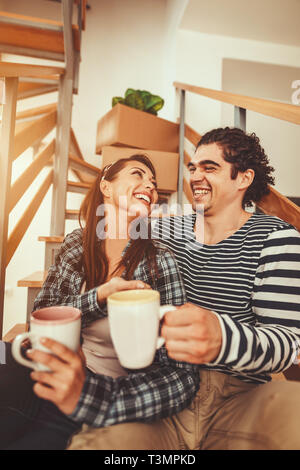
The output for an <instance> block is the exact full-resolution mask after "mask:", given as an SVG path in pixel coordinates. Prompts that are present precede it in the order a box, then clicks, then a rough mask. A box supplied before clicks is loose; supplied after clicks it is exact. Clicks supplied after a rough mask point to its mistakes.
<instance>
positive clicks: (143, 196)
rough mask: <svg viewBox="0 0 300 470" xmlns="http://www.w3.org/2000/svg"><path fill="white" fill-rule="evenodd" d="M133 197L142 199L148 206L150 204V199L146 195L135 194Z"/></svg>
mask: <svg viewBox="0 0 300 470" xmlns="http://www.w3.org/2000/svg"><path fill="white" fill-rule="evenodd" d="M135 197H137V198H138V199H144V200H145V201H146V202H148V204H150V202H151V200H150V197H148V196H146V194H135Z"/></svg>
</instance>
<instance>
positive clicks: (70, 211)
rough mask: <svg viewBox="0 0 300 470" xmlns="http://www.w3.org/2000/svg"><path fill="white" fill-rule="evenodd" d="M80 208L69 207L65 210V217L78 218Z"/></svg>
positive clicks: (69, 218)
mask: <svg viewBox="0 0 300 470" xmlns="http://www.w3.org/2000/svg"><path fill="white" fill-rule="evenodd" d="M78 216H79V210H74V209H67V210H66V212H65V218H66V219H68V220H78Z"/></svg>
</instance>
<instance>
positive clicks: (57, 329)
mask: <svg viewBox="0 0 300 470" xmlns="http://www.w3.org/2000/svg"><path fill="white" fill-rule="evenodd" d="M80 330H81V311H80V310H78V309H77V308H73V307H68V306H64V305H59V306H55V307H46V308H42V309H41V310H36V311H35V312H33V313H32V314H31V318H30V331H29V332H27V333H22V334H21V335H18V336H17V337H16V338H15V339H14V341H13V343H12V355H13V357H14V359H15V360H16V361H17V362H19V363H20V364H22V365H24V366H27V367H31V368H32V369H35V370H46V371H49V368H48V367H46V366H45V365H43V364H39V363H37V362H34V361H29V360H26V359H25V358H24V357H23V356H22V354H21V346H22V343H23V341H24V340H25V339H29V340H30V342H31V345H32V349H39V350H40V351H45V352H48V353H49V352H50V351H49V349H47V348H45V347H44V346H43V345H42V344H41V342H40V339H41V338H46V337H47V338H51V339H54V340H55V341H57V342H59V343H62V344H64V345H65V346H67V347H68V348H69V349H71V350H72V351H77V349H78V348H79V345H80Z"/></svg>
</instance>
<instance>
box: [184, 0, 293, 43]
mask: <svg viewBox="0 0 300 470" xmlns="http://www.w3.org/2000/svg"><path fill="white" fill-rule="evenodd" d="M180 28H181V29H188V30H191V31H197V32H201V33H207V34H214V35H224V36H231V37H234V38H242V39H252V40H257V41H266V42H272V43H278V44H285V45H290V46H299V47H300V0H251V1H246V0H209V1H208V0H190V1H189V4H188V6H187V8H186V10H185V12H184V15H183V17H182V21H181V25H180Z"/></svg>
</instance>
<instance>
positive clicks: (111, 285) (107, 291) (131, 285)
mask: <svg viewBox="0 0 300 470" xmlns="http://www.w3.org/2000/svg"><path fill="white" fill-rule="evenodd" d="M132 289H151V287H150V286H149V284H146V283H145V282H143V281H126V280H125V279H123V278H122V277H113V278H111V279H110V281H108V282H106V283H105V284H102V286H99V287H98V290H97V300H98V303H101V302H104V301H105V300H106V299H107V297H108V296H109V295H111V294H114V293H115V292H119V291H120V290H132Z"/></svg>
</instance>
